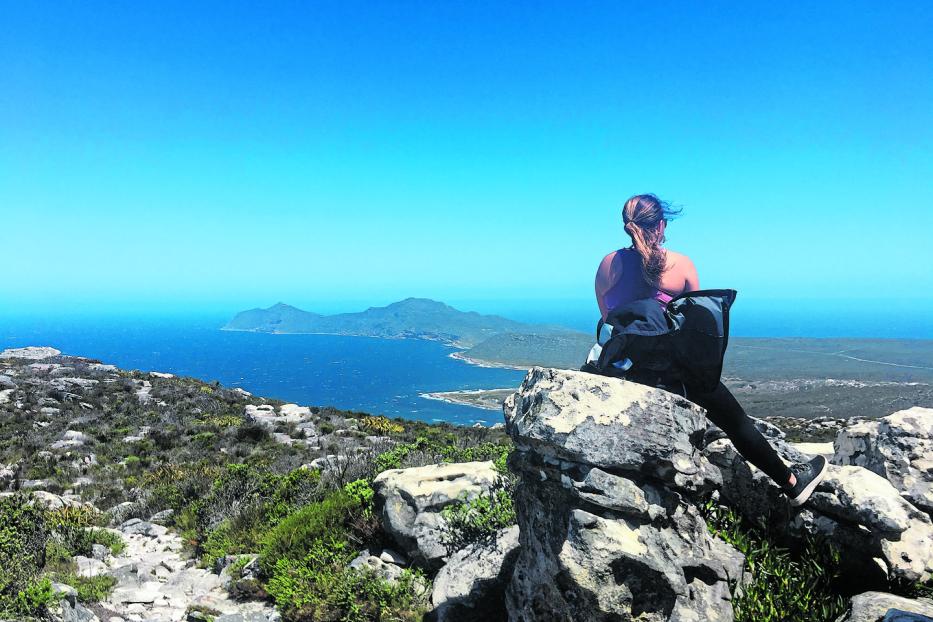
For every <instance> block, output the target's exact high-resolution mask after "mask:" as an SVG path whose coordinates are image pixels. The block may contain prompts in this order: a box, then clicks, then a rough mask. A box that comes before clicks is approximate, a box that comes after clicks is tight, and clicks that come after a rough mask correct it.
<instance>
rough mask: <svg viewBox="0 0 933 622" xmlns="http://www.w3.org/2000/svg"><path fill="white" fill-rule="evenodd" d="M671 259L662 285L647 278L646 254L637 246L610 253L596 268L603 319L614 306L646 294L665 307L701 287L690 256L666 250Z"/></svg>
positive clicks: (645, 296) (661, 280) (597, 291)
mask: <svg viewBox="0 0 933 622" xmlns="http://www.w3.org/2000/svg"><path fill="white" fill-rule="evenodd" d="M666 253H667V262H666V266H665V270H664V272H663V273H662V274H661V278H660V279H659V281H660V282H659V287H653V286H651V285H649V284H648V282H647V281H645V277H644V273H643V271H642V256H641V255H640V254H639V253H638V251H636V250H635V249H633V248H621V249H619V250H617V251H613V252H611V253H609V254H608V255H606V256H605V257H604V258H603V260H602V262H600V264H599V269H598V270H597V271H596V301H597V303H598V304H599V310H600V312H601V313H602V316H603V319H605V318H606V317H607V316H608V315H609V311H611V310H612V309H614V308H616V307H618V306H620V305H623V304H626V303H628V302H631V301H633V300H640V299H642V298H654V299H655V300H657V301H658V304H660V305H661V306H662V307H663V306H666V305H667V303H668V302H670V301H671V300H672V299H673V298H675V297H677V296H679V295H680V294H682V293H684V292H688V291H695V290H697V289H699V288H700V283H699V278H698V277H697V273H696V268H695V267H694V265H693V262H692V261H690V258H689V257H687V256H686V255H681V254H680V253H675V252H673V251H666Z"/></svg>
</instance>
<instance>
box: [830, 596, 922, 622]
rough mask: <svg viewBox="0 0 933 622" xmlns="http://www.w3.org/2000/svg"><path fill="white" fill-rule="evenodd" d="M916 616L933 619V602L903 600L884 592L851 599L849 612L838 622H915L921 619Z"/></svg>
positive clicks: (920, 599)
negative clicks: (881, 621)
mask: <svg viewBox="0 0 933 622" xmlns="http://www.w3.org/2000/svg"><path fill="white" fill-rule="evenodd" d="M902 614H916V615H914V616H907V615H902ZM892 616H893V617H892ZM917 616H926V617H927V618H928V619H933V601H930V600H927V599H923V598H918V599H912V598H904V597H902V596H895V595H894V594H886V593H884V592H865V593H863V594H859V595H857V596H853V597H852V600H851V602H850V603H849V612H848V613H846V614H845V615H843V616H842V617H840V618H839V620H838V622H879V621H880V620H884V621H885V622H917V621H918V620H922V619H923V618H918V617H917Z"/></svg>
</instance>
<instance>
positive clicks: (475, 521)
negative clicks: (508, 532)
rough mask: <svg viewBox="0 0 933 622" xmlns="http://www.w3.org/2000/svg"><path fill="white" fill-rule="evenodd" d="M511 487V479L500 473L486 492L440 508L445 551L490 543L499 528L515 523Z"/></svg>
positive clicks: (442, 540)
mask: <svg viewBox="0 0 933 622" xmlns="http://www.w3.org/2000/svg"><path fill="white" fill-rule="evenodd" d="M513 489H514V480H512V479H510V478H507V477H500V478H499V479H497V480H496V483H495V485H494V486H493V487H492V488H491V489H490V490H489V492H488V493H481V494H480V495H478V496H477V497H475V498H474V499H472V500H462V501H461V502H460V503H456V504H453V505H449V506H447V507H445V508H444V509H443V510H441V516H442V517H443V518H444V527H443V532H442V536H441V542H442V543H443V544H444V546H445V547H446V548H447V554H448V555H453V554H454V553H455V552H456V551H459V550H460V549H462V548H464V547H466V546H469V545H471V544H492V543H493V542H494V541H495V539H496V535H497V534H498V533H499V530H500V529H503V528H505V527H509V526H511V525H514V524H515V521H516V517H515V507H514V506H513V504H512V494H513Z"/></svg>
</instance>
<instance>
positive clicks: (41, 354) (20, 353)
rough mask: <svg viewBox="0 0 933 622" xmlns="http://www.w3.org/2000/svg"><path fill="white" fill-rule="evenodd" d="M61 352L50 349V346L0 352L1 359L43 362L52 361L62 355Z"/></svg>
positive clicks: (8, 349)
mask: <svg viewBox="0 0 933 622" xmlns="http://www.w3.org/2000/svg"><path fill="white" fill-rule="evenodd" d="M61 353H62V351H61V350H56V349H55V348H50V347H48V346H29V347H26V348H7V349H6V350H4V351H3V352H0V359H29V360H33V361H41V360H43V359H50V358H52V357H54V356H58V355H59V354H61Z"/></svg>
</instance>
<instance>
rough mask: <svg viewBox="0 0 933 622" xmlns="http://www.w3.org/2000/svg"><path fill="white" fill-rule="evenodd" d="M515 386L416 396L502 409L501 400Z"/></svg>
mask: <svg viewBox="0 0 933 622" xmlns="http://www.w3.org/2000/svg"><path fill="white" fill-rule="evenodd" d="M514 392H515V388H513V387H507V388H499V389H467V390H461V391H434V392H431V393H419V394H418V397H423V398H424V399H427V400H437V401H439V402H446V403H448V404H457V405H459V406H472V407H474V408H481V409H483V410H502V401H503V400H504V399H505V398H506V397H507V396H508V395H510V394H511V393H514Z"/></svg>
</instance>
